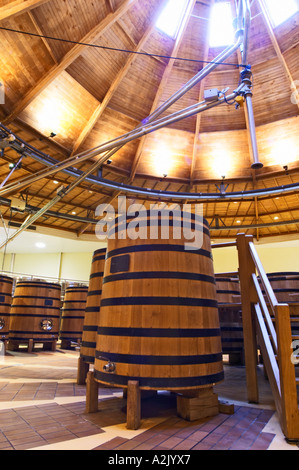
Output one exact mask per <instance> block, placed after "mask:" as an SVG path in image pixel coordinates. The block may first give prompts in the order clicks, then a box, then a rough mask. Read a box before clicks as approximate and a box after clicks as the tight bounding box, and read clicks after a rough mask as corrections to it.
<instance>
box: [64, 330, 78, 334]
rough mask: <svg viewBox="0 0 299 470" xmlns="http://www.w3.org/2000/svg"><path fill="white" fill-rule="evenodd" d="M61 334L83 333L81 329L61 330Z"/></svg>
mask: <svg viewBox="0 0 299 470" xmlns="http://www.w3.org/2000/svg"><path fill="white" fill-rule="evenodd" d="M60 334H64V335H65V334H68V335H74V334H76V335H78V334H79V335H82V331H81V330H61V331H60Z"/></svg>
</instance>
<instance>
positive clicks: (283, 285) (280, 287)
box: [267, 271, 299, 303]
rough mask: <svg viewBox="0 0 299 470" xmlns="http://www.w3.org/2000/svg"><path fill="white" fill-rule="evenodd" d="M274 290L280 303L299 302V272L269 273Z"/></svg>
mask: <svg viewBox="0 0 299 470" xmlns="http://www.w3.org/2000/svg"><path fill="white" fill-rule="evenodd" d="M267 276H268V278H269V281H270V283H271V286H272V289H273V290H274V293H275V296H276V298H277V300H278V302H280V303H292V302H299V273H298V272H292V271H288V272H275V273H268V274H267Z"/></svg>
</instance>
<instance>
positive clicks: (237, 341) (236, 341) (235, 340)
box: [221, 338, 244, 343]
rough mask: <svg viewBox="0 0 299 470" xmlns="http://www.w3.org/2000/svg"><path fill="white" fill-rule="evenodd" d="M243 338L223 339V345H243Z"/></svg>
mask: <svg viewBox="0 0 299 470" xmlns="http://www.w3.org/2000/svg"><path fill="white" fill-rule="evenodd" d="M243 342H244V339H243V338H221V343H243Z"/></svg>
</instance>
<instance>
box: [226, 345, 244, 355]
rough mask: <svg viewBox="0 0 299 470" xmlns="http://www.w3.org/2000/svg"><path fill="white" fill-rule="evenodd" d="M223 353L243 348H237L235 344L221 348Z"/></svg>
mask: <svg viewBox="0 0 299 470" xmlns="http://www.w3.org/2000/svg"><path fill="white" fill-rule="evenodd" d="M222 351H223V353H224V354H225V353H230V352H237V351H238V352H240V351H243V348H240V347H239V348H238V347H237V346H232V347H228V348H223V349H222Z"/></svg>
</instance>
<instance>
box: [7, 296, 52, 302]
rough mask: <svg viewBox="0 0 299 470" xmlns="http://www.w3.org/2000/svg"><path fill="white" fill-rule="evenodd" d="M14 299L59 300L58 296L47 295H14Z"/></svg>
mask: <svg viewBox="0 0 299 470" xmlns="http://www.w3.org/2000/svg"><path fill="white" fill-rule="evenodd" d="M13 298H14V299H45V300H59V301H60V296H58V297H48V296H47V295H14V297H13Z"/></svg>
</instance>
